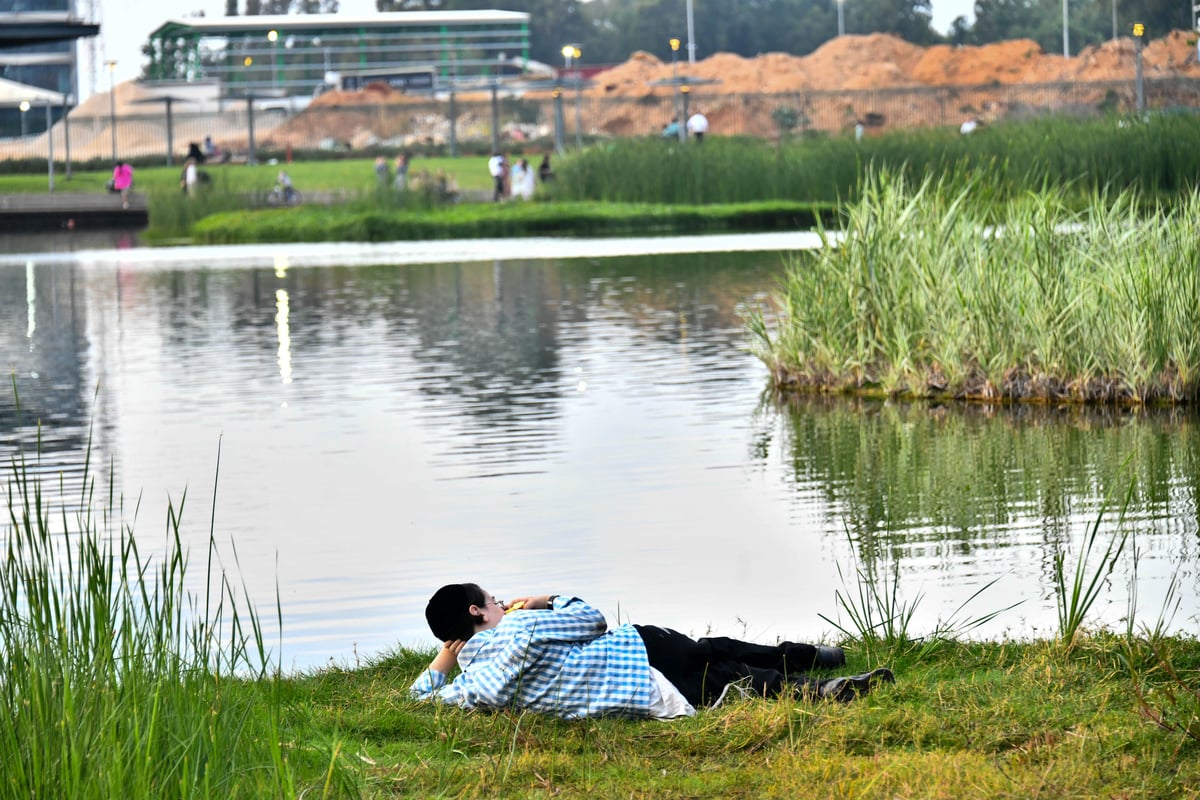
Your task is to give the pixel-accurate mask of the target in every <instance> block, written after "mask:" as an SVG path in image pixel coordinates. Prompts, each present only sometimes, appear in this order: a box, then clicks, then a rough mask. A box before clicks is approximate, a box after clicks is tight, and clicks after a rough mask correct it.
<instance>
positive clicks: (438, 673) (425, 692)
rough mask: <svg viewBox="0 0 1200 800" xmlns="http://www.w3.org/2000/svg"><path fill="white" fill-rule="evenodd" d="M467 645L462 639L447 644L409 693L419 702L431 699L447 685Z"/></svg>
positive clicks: (418, 677)
mask: <svg viewBox="0 0 1200 800" xmlns="http://www.w3.org/2000/svg"><path fill="white" fill-rule="evenodd" d="M465 645H466V641H465V640H462V639H455V640H453V641H449V642H445V643H444V644H443V645H442V649H441V650H439V651H438V653H437V655H436V656H434V657H433V661H431V662H429V666H428V667H426V668H425V671H424V672H422V673H421V674H420V675H419V676H417V680H416V681H414V682H413V685H412V687H411V688H410V689H409V693H410V694H412V696H413V697H415V698H417V699H418V700H427V699H430V698H431V697H432V696H433V694H434V693H435V692H437V691H438V690H439V689H441V688H442V687H443V686H445V685H446V678H447V677H449V675H450V672H451V671H452V670H453V669H454V667H455V666H457V664H458V654H459V653H461V652H462V649H463V647H464V646H465Z"/></svg>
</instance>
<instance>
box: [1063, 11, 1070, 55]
mask: <svg viewBox="0 0 1200 800" xmlns="http://www.w3.org/2000/svg"><path fill="white" fill-rule="evenodd" d="M1070 57H1071V29H1070V26H1069V25H1068V24H1067V0H1063V58H1070Z"/></svg>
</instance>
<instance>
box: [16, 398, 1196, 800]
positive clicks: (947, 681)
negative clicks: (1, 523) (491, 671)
mask: <svg viewBox="0 0 1200 800" xmlns="http://www.w3.org/2000/svg"><path fill="white" fill-rule="evenodd" d="M18 413H19V412H18ZM10 467H11V471H10V478H9V498H10V504H9V523H8V525H6V526H5V527H4V528H3V529H2V531H0V533H2V536H3V541H4V542H5V545H6V556H5V559H4V560H3V562H2V563H0V643H2V644H0V648H2V649H0V652H2V653H3V656H4V658H3V659H0V703H3V706H4V711H5V722H6V724H5V725H3V726H0V763H3V764H4V770H3V773H2V780H0V796H3V797H14V798H16V797H70V798H92V797H95V798H108V797H122V798H128V799H129V800H141V798H146V799H147V800H150V798H154V799H155V800H157V798H208V797H212V798H259V797H281V798H307V799H308V800H311V799H312V798H317V797H320V798H342V797H365V798H390V797H535V798H536V797H551V796H564V797H578V796H583V795H594V796H597V797H644V798H694V797H723V798H724V797H734V798H759V797H779V796H798V797H814V798H825V797H828V798H844V797H856V798H881V799H882V798H895V797H946V798H958V797H963V796H979V797H1037V796H1047V795H1050V796H1056V797H1064V798H1075V797H1078V798H1085V797H1086V798H1090V797H1139V798H1176V797H1189V796H1191V797H1194V796H1197V793H1198V792H1200V757H1198V756H1200V752H1198V748H1200V743H1198V740H1200V695H1197V691H1196V687H1197V681H1198V678H1197V676H1198V675H1200V643H1198V642H1197V641H1196V640H1195V639H1194V638H1190V637H1189V638H1181V637H1172V636H1164V635H1162V634H1161V632H1151V633H1150V634H1148V635H1147V634H1142V633H1139V632H1136V631H1132V630H1131V631H1129V632H1127V633H1126V634H1124V635H1116V634H1112V633H1107V632H1100V631H1091V632H1084V631H1079V632H1077V635H1075V636H1074V637H1073V638H1072V640H1071V641H1070V642H1067V641H1064V640H1063V639H1055V640H1052V641H1044V642H1014V641H1003V640H1002V641H996V642H967V641H961V640H958V639H956V638H954V637H953V636H952V635H950V634H949V633H948V628H947V626H945V625H939V626H938V630H937V631H934V632H925V631H917V630H910V629H908V627H907V625H908V622H907V621H906V622H905V627H904V628H903V629H902V630H898V631H896V632H897V633H898V635H897V636H895V637H893V638H892V639H891V640H888V639H887V638H885V637H878V636H876V637H874V638H873V639H872V640H871V641H868V640H867V637H864V638H857V637H854V636H848V637H847V638H846V639H845V640H844V641H843V642H842V644H844V646H845V647H846V649H847V653H848V661H849V663H848V664H847V671H862V670H866V669H868V668H872V667H875V666H877V665H879V664H880V663H887V664H888V665H889V666H890V667H892V669H893V670H894V671H895V672H896V675H897V683H896V684H895V685H892V686H882V687H880V688H879V689H878V690H877V691H876V692H874V693H873V694H871V695H870V696H868V697H865V698H860V699H859V700H857V701H855V702H853V703H850V704H845V705H842V704H837V703H830V702H808V701H802V700H798V699H792V698H784V699H780V700H776V701H761V700H753V699H751V700H740V699H739V700H735V701H733V702H732V703H730V704H729V705H726V706H723V707H722V708H720V709H715V710H703V711H702V712H701V713H700V714H699V715H698V716H696V717H694V718H691V719H684V720H677V721H674V722H671V723H660V722H653V721H627V720H614V719H605V720H591V721H585V722H570V723H568V722H563V721H559V720H555V719H551V718H545V717H539V716H536V715H529V714H523V713H520V712H517V711H498V712H491V713H482V712H467V711H462V710H458V709H454V708H444V707H440V706H438V705H436V704H428V703H418V702H416V701H414V700H412V699H411V698H409V697H408V693H407V690H408V686H409V685H410V684H411V682H412V681H413V680H414V679H415V677H416V676H417V675H418V674H419V673H420V671H421V670H422V669H423V668H424V667H425V665H426V664H427V663H428V662H429V660H430V658H431V657H432V655H433V651H432V650H428V651H413V650H406V649H396V650H393V651H390V652H385V653H381V654H379V655H378V656H376V657H373V658H370V659H368V661H367V663H366V664H364V665H358V666H356V667H354V668H349V667H347V668H341V667H333V668H328V669H323V670H320V671H316V672H310V673H301V674H296V675H281V674H279V672H278V670H277V667H276V666H275V661H274V660H273V659H272V658H271V656H270V647H271V646H270V644H269V643H268V642H266V641H265V639H264V635H263V624H262V622H261V620H260V618H259V617H258V615H257V614H256V612H255V611H254V610H253V608H251V607H250V606H249V605H248V604H247V603H245V601H244V600H241V599H239V597H241V596H242V594H243V593H244V587H239V586H237V585H236V583H235V582H234V579H232V578H231V576H229V575H227V574H225V573H224V572H222V571H220V570H219V569H217V568H215V567H214V566H213V565H214V564H215V563H217V557H216V551H215V546H214V544H213V542H214V540H215V538H216V533H215V531H214V532H211V533H210V537H209V545H208V553H207V554H206V559H205V561H206V563H207V564H208V571H207V574H201V575H200V578H201V582H200V585H201V586H207V587H209V588H208V590H207V591H202V592H201V593H200V594H199V595H198V596H196V595H192V594H189V593H188V592H187V591H185V586H186V585H188V584H189V581H188V580H187V572H188V563H189V557H188V554H187V553H186V552H185V551H184V549H183V548H182V546H181V544H180V538H179V521H180V515H181V514H182V512H183V510H184V506H185V505H186V501H185V500H183V499H181V500H180V502H179V503H178V504H177V505H176V504H171V505H169V506H168V510H167V514H166V529H165V531H164V532H163V533H164V540H163V542H162V545H163V546H162V547H160V548H155V549H156V550H157V551H159V554H158V555H150V554H149V553H143V549H142V545H139V541H142V540H141V539H140V538H139V537H135V535H134V532H133V530H132V527H130V525H128V524H126V523H125V522H123V521H122V520H123V519H124V518H125V517H126V516H130V517H133V516H137V509H136V506H134V507H132V508H126V507H125V506H124V505H123V503H122V502H121V501H119V500H116V499H114V498H112V497H111V496H105V495H104V494H103V492H99V493H98V492H97V482H96V481H95V480H94V478H93V477H92V476H91V473H90V472H88V474H86V475H85V477H84V480H83V481H82V483H81V490H80V492H81V493H80V495H79V496H78V497H77V498H67V500H66V502H65V503H64V504H63V505H62V506H61V507H58V506H52V505H51V504H50V503H49V501H48V499H47V498H49V497H50V496H51V495H57V492H50V491H48V490H45V489H44V488H43V486H42V483H41V482H40V481H41V480H48V479H49V478H39V477H38V476H39V475H40V474H42V472H43V471H42V470H41V469H40V468H39V464H38V457H37V454H36V453H29V454H26V455H24V456H21V455H18V456H17V457H16V458H15V459H14V460H13V462H12V463H11V465H10ZM218 475H219V470H218ZM58 490H59V492H61V490H62V487H61V485H60V486H59V487H58ZM277 602H278V601H277ZM886 604H888V606H889V607H890V609H892V610H897V609H903V608H904V607H905V601H903V599H897V596H896V595H895V593H890V594H889V598H888V599H887V600H886ZM884 610H885V611H886V610H887V609H884ZM889 613H890V612H889ZM275 615H276V617H277V620H278V618H281V617H282V609H281V608H279V607H278V604H277V606H276V609H275ZM934 645H936V646H934Z"/></svg>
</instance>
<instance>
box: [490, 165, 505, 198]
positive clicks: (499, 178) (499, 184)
mask: <svg viewBox="0 0 1200 800" xmlns="http://www.w3.org/2000/svg"><path fill="white" fill-rule="evenodd" d="M488 172H489V173H491V176H492V181H493V182H494V183H495V189H494V190H493V191H492V199H493V200H495V201H496V202H500V201H501V200H503V199H504V194H505V192H504V179H505V178H507V177H508V162H507V161H505V160H504V156H503V155H501V154H500V153H494V154H493V155H492V157H491V158H489V159H488Z"/></svg>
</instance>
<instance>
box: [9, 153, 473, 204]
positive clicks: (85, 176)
mask: <svg viewBox="0 0 1200 800" xmlns="http://www.w3.org/2000/svg"><path fill="white" fill-rule="evenodd" d="M388 166H389V169H390V168H391V166H392V162H391V161H390V160H389V162H388ZM59 169H60V170H61V169H62V166H61V165H59ZM201 169H202V170H203V171H205V172H207V173H208V174H209V176H210V177H211V178H212V179H213V181H214V183H218V184H219V185H220V187H221V188H222V189H224V190H226V191H229V192H233V193H239V194H251V195H255V194H257V195H263V194H266V192H268V191H269V190H270V189H271V187H272V186H273V185H274V184H275V176H276V175H277V174H278V172H279V170H281V169H286V170H287V172H288V174H289V175H290V176H291V177H292V180H293V181H295V183H296V187H297V188H299V189H300V191H302V192H305V191H317V192H342V193H345V194H347V195H349V196H357V195H359V194H362V193H364V192H372V191H374V190H375V188H376V186H377V185H378V180H377V179H376V177H375V162H374V160H373V159H370V158H365V159H364V158H358V159H348V160H340V161H302V160H301V161H294V162H292V163H290V164H266V163H260V164H254V165H246V164H206V165H204V166H202V167H201ZM409 169H410V174H411V175H416V174H417V173H421V172H428V173H430V174H431V175H436V174H439V173H440V174H443V175H449V176H451V177H452V178H453V180H454V182H455V183H456V184H457V185H458V187H459V188H460V189H463V190H471V191H475V190H478V191H483V190H486V189H488V188H490V187H491V177H490V176H489V175H488V171H487V159H486V158H479V157H473V158H466V157H462V158H442V157H439V158H429V159H422V158H415V159H413V161H412V163H411V166H410V168H409ZM182 171H183V162H182V160H180V162H179V163H178V164H176V165H175V166H172V167H167V166H145V167H138V168H136V169H135V170H134V190H135V191H137V192H140V193H144V194H153V193H159V192H175V193H178V192H179V178H180V174H181V173H182ZM111 177H112V165H111V164H110V165H108V166H107V167H104V168H101V169H91V170H78V169H77V170H74V171H73V173H72V175H71V178H70V179H69V180H68V179H67V178H66V176H65V175H63V174H62V172H61V171H60V172H59V173H58V174H57V176H56V180H55V188H56V190H57V191H60V192H64V191H65V192H92V193H101V192H103V191H104V184H105V183H107V182H108V180H109V179H110V178H111ZM46 185H47V179H46V163H45V162H44V161H43V162H41V163H40V165H37V166H36V168H35V169H34V170H33V171H31V172H29V173H24V174H22V173H15V174H0V194H24V193H36V192H45V191H46Z"/></svg>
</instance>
